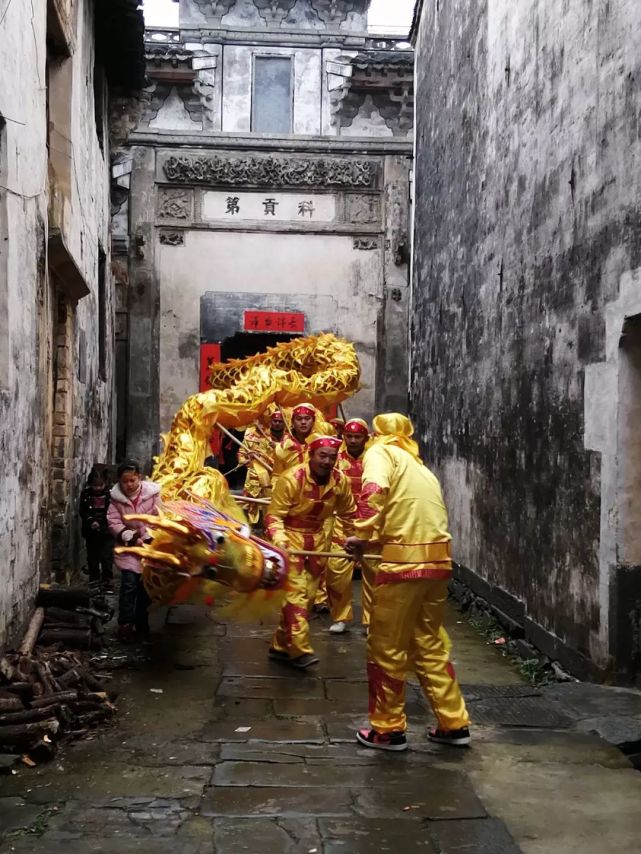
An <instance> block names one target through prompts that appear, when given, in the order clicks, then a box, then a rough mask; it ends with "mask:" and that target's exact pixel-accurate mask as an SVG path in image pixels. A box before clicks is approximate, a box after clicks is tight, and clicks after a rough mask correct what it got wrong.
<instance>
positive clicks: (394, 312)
mask: <svg viewBox="0 0 641 854" xmlns="http://www.w3.org/2000/svg"><path fill="white" fill-rule="evenodd" d="M368 6H369V3H368V2H366V0H355V2H345V1H344V0H341V2H338V3H336V2H332V3H329V2H326V1H325V0H273V2H271V0H270V2H264V0H180V28H179V30H177V31H171V30H167V31H155V32H154V31H150V32H148V34H147V41H146V45H147V71H148V77H149V86H148V88H147V89H146V91H145V92H144V93H143V97H142V98H140V99H138V100H136V101H135V102H128V103H123V104H122V105H121V108H120V110H117V111H115V112H114V115H113V117H112V129H113V133H114V138H115V139H117V140H118V142H119V145H120V148H119V151H118V159H119V161H120V166H119V167H118V168H119V169H120V170H121V172H122V175H121V176H120V178H119V181H120V183H121V189H122V195H121V197H120V205H119V207H118V210H117V213H116V215H115V218H114V233H115V234H116V237H117V240H118V241H119V246H120V250H121V252H122V255H121V257H120V259H119V260H118V263H119V264H120V265H121V267H120V269H121V279H122V281H123V282H126V293H127V296H126V300H124V301H123V304H126V311H123V317H122V330H123V340H122V341H121V342H120V344H119V346H120V347H121V351H122V354H123V360H124V365H125V366H124V367H123V370H122V373H121V375H120V393H121V395H122V398H123V399H126V400H127V415H126V418H124V419H123V421H121V422H120V424H119V437H118V438H119V448H120V449H121V450H122V452H123V453H124V452H126V453H128V454H129V455H134V456H136V457H140V458H141V459H143V460H149V458H150V455H151V453H152V452H155V451H156V450H157V448H158V439H159V434H160V432H161V431H163V430H166V429H167V427H168V426H169V424H170V423H171V418H172V417H173V415H174V413H175V412H176V410H177V409H178V408H179V407H180V406H181V404H182V403H183V401H184V400H185V399H186V398H187V397H188V396H190V395H191V394H193V393H195V392H197V391H198V390H199V388H200V387H201V380H202V381H203V382H204V374H205V373H206V364H207V360H208V359H218V358H222V359H226V358H231V357H242V356H246V355H250V354H251V353H254V352H257V351H260V350H263V349H264V348H265V347H266V346H268V345H271V344H273V343H275V342H276V341H278V340H286V339H287V337H288V336H291V335H297V334H313V333H316V332H321V331H333V332H336V333H338V334H339V335H343V336H345V337H347V338H350V339H351V340H353V341H354V342H355V343H356V346H357V349H358V352H359V356H360V358H361V363H362V366H363V389H362V391H361V392H359V394H358V395H357V397H356V398H355V400H354V401H353V403H351V404H350V413H351V414H354V415H364V416H366V417H369V416H371V414H372V410H373V408H374V406H375V404H379V405H389V406H392V405H394V406H403V407H404V406H405V405H406V376H407V373H406V362H407V357H406V346H405V342H406V312H407V261H408V248H407V247H408V198H409V171H410V164H411V150H412V141H411V136H412V116H413V71H412V52H411V50H407V49H402V48H401V47H399V46H398V45H397V42H396V41H394V40H393V39H373V38H371V37H370V36H369V35H368V33H367V10H368ZM124 290H125V287H123V292H124ZM201 366H202V367H201Z"/></svg>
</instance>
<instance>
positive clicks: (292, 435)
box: [274, 403, 317, 478]
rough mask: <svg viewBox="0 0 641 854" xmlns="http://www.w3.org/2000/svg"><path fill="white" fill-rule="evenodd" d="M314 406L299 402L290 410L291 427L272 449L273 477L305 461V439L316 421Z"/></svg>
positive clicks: (309, 434)
mask: <svg viewBox="0 0 641 854" xmlns="http://www.w3.org/2000/svg"><path fill="white" fill-rule="evenodd" d="M316 415H317V412H316V407H314V406H312V404H311V403H301V404H299V405H298V406H296V407H294V409H293V411H292V429H291V431H287V432H286V433H285V435H284V436H283V438H282V439H281V441H280V443H279V444H278V445H277V446H276V448H275V451H274V478H276V477H278V476H279V475H281V474H283V472H286V471H287V469H289V468H291V467H292V466H296V465H300V464H301V463H304V462H305V456H306V454H307V444H306V442H307V439H308V438H309V437H310V436H311V434H312V431H313V430H314V424H315V422H316Z"/></svg>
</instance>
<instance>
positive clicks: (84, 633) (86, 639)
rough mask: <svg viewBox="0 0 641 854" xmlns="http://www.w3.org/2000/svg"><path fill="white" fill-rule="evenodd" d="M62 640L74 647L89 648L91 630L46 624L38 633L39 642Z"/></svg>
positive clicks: (47, 642) (45, 643)
mask: <svg viewBox="0 0 641 854" xmlns="http://www.w3.org/2000/svg"><path fill="white" fill-rule="evenodd" d="M57 641H62V643H64V644H68V645H69V646H74V647H75V648H76V649H90V648H91V632H90V631H89V629H56V628H53V627H50V626H46V627H45V628H44V630H43V631H42V633H41V634H40V643H41V644H44V645H47V644H51V643H56V642H57Z"/></svg>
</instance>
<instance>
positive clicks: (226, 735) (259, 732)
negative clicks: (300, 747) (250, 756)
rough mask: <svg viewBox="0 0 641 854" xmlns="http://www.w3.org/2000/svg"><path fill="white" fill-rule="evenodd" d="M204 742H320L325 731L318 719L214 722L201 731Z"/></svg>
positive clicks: (323, 738) (323, 739) (322, 740)
mask: <svg viewBox="0 0 641 854" xmlns="http://www.w3.org/2000/svg"><path fill="white" fill-rule="evenodd" d="M202 739H203V741H206V742H229V741H237V742H261V741H269V742H277V743H279V744H296V743H314V744H322V743H323V742H324V741H325V733H324V731H323V727H322V725H321V724H320V723H319V722H318V721H309V720H307V721H294V720H283V721H277V720H265V721H258V722H251V721H247V722H243V721H242V720H240V719H239V720H238V721H236V722H233V723H231V722H223V723H215V724H212V725H211V726H209V727H207V729H206V730H204V731H203V733H202Z"/></svg>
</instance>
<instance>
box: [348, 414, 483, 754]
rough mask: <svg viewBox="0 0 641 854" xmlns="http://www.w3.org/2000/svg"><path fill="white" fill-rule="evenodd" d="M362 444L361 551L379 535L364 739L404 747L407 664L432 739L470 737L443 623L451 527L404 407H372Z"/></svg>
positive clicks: (355, 540)
mask: <svg viewBox="0 0 641 854" xmlns="http://www.w3.org/2000/svg"><path fill="white" fill-rule="evenodd" d="M373 426H374V433H375V438H374V440H373V442H372V444H371V446H370V447H369V448H368V450H367V451H366V452H365V458H364V461H363V489H362V491H361V498H360V502H359V508H358V518H357V520H356V523H355V528H356V536H355V537H351V538H348V539H347V541H346V547H347V548H348V549H349V550H350V551H352V552H354V553H355V554H358V553H360V552H362V550H363V548H364V546H365V544H366V543H367V541H369V540H370V539H373V540H377V541H379V542H380V543H381V544H382V561H381V563H380V564H379V565H378V569H377V571H376V576H375V581H374V591H373V600H372V617H371V623H370V632H369V639H368V644H367V677H368V682H369V719H370V724H371V729H369V730H368V729H361V730H359V731H358V733H357V734H356V738H357V739H358V741H359V742H360V743H361V744H364V745H365V746H367V747H375V748H379V749H383V750H405V749H406V748H407V739H406V736H405V729H406V717H405V680H406V676H407V672H408V670H414V672H415V673H416V675H417V676H418V678H419V681H420V683H421V687H422V689H423V692H424V694H425V696H426V698H427V700H428V701H429V703H430V705H431V707H432V710H433V711H434V714H435V716H436V720H437V721H438V727H437V728H436V729H433V730H431V731H430V732H429V738H430V739H431V740H432V741H437V742H441V743H443V744H452V745H460V746H463V745H467V744H469V742H470V733H469V729H468V726H469V717H468V714H467V710H466V708H465V702H464V700H463V697H462V696H461V691H460V688H459V685H458V682H457V680H456V675H455V673H454V669H453V667H452V665H451V663H450V661H449V655H448V652H447V650H446V648H445V645H444V643H443V638H442V635H441V634H440V629H441V627H442V623H443V609H444V606H445V601H446V598H447V584H448V581H449V579H450V575H451V569H452V561H451V548H450V547H451V537H450V534H449V532H448V520H447V510H446V508H445V504H444V502H443V496H442V493H441V487H440V484H439V482H438V480H437V478H436V477H435V476H434V475H433V474H432V472H431V471H430V470H429V469H428V468H426V466H424V465H423V463H422V461H421V459H420V457H419V453H418V446H417V444H416V442H414V441H413V440H412V439H411V436H412V434H413V428H412V424H411V422H410V420H409V419H408V418H406V417H405V416H404V415H398V414H396V413H388V414H385V415H378V416H376V418H375V419H374V422H373Z"/></svg>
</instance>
